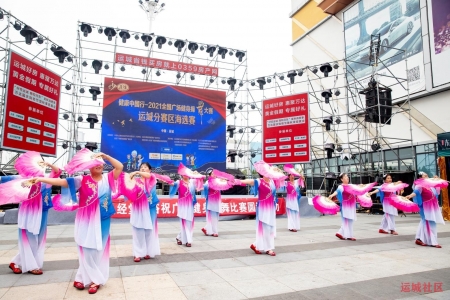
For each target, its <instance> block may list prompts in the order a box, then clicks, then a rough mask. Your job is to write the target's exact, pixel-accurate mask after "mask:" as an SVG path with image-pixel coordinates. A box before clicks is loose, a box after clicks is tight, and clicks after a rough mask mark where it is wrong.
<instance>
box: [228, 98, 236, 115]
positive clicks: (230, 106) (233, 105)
mask: <svg viewBox="0 0 450 300" xmlns="http://www.w3.org/2000/svg"><path fill="white" fill-rule="evenodd" d="M235 107H236V103H235V102H232V101H228V105H227V109H229V110H230V114H234V108H235Z"/></svg>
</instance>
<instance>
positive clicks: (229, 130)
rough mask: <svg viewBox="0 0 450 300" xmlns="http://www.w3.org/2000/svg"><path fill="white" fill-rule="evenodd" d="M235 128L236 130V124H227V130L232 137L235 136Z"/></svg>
mask: <svg viewBox="0 0 450 300" xmlns="http://www.w3.org/2000/svg"><path fill="white" fill-rule="evenodd" d="M235 130H236V126H234V125H228V126H227V131H228V132H229V133H230V138H232V137H233V133H234V131H235Z"/></svg>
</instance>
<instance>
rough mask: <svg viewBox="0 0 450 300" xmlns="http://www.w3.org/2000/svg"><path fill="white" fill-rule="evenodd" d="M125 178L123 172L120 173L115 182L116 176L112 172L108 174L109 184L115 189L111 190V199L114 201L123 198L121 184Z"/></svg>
mask: <svg viewBox="0 0 450 300" xmlns="http://www.w3.org/2000/svg"><path fill="white" fill-rule="evenodd" d="M123 176H124V173H123V172H122V173H120V175H119V177H118V178H117V180H114V174H113V173H112V172H110V173H109V174H108V182H109V183H110V184H111V185H112V186H113V188H112V189H111V199H112V200H116V199H117V198H119V197H120V196H122V189H121V184H120V182H122V181H123Z"/></svg>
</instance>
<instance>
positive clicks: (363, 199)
mask: <svg viewBox="0 0 450 300" xmlns="http://www.w3.org/2000/svg"><path fill="white" fill-rule="evenodd" d="M358 202H359V204H361V206H362V207H372V204H373V202H372V198H370V196H367V194H364V195H359V196H358Z"/></svg>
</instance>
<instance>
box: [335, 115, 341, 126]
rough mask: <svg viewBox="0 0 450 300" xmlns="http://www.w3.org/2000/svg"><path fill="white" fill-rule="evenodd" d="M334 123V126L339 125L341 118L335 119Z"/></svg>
mask: <svg viewBox="0 0 450 300" xmlns="http://www.w3.org/2000/svg"><path fill="white" fill-rule="evenodd" d="M335 122H336V124H338V125H339V124H341V118H340V117H336V121H335Z"/></svg>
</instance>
